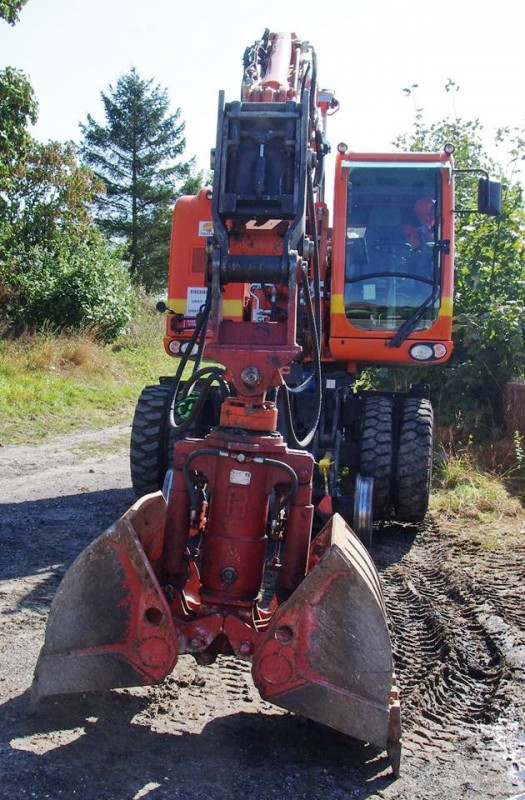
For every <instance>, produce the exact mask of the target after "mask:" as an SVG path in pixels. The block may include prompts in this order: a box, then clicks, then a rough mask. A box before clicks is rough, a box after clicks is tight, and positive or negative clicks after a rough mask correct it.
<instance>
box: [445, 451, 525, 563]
mask: <svg viewBox="0 0 525 800" xmlns="http://www.w3.org/2000/svg"><path fill="white" fill-rule="evenodd" d="M496 454H499V456H497V455H496ZM498 459H501V460H498ZM522 470H523V465H522V464H521V463H520V451H519V448H518V450H516V443H515V442H513V440H508V441H505V442H499V443H497V444H491V445H485V446H483V447H482V446H477V447H473V446H472V447H471V448H470V449H468V448H467V449H466V450H465V451H463V452H461V453H459V454H458V453H451V452H450V449H449V448H448V447H447V446H446V445H443V443H442V444H441V447H440V448H439V451H438V458H437V459H436V466H435V470H434V484H433V491H432V494H431V499H430V509H431V511H432V512H433V513H434V515H435V516H436V518H437V519H438V520H439V521H440V523H443V522H446V524H447V525H448V526H449V527H454V528H457V529H464V530H465V531H466V532H468V533H469V536H470V537H471V538H472V539H474V540H477V541H478V542H479V544H480V545H481V546H482V547H483V548H484V549H486V550H494V549H497V548H500V547H508V546H511V542H512V540H513V539H514V537H515V536H522V535H523V533H525V508H524V505H523V503H522V501H521V499H520V491H519V487H520V486H522V484H523V474H522Z"/></svg>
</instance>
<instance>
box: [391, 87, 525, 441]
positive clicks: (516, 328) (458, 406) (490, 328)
mask: <svg viewBox="0 0 525 800" xmlns="http://www.w3.org/2000/svg"><path fill="white" fill-rule="evenodd" d="M447 86H448V89H447V91H452V90H453V91H454V92H457V89H458V87H457V85H456V84H455V83H454V82H452V81H449V82H448V84H447ZM454 117H455V114H454ZM482 134H483V126H482V124H481V122H480V121H479V120H478V119H475V120H462V119H458V118H457V117H455V118H454V119H452V120H450V119H445V120H441V121H438V122H435V123H427V122H426V121H425V119H424V115H423V111H422V110H421V109H416V115H415V120H414V125H413V128H412V130H411V131H410V132H409V133H407V134H405V135H404V136H400V137H399V138H398V139H397V140H396V142H395V144H396V145H397V146H398V147H399V148H400V149H403V150H413V151H417V150H427V151H439V150H441V149H442V147H443V145H444V144H445V143H446V142H451V143H452V144H454V146H455V148H456V150H455V153H454V159H455V166H456V167H457V168H459V169H474V170H476V169H483V170H486V171H488V172H490V173H492V174H496V175H497V176H498V177H499V178H500V179H501V180H502V182H503V210H502V214H501V216H499V217H497V218H493V217H485V216H480V215H478V214H475V213H472V214H458V215H457V219H456V254H455V268H456V286H455V318H454V340H455V349H454V353H453V355H452V359H451V361H450V362H449V364H448V365H446V366H444V367H437V368H435V369H432V370H428V372H427V374H426V375H425V378H424V380H425V381H429V382H430V383H431V384H432V385H433V388H434V392H435V395H436V397H441V399H442V403H441V411H442V418H443V419H446V421H448V422H451V421H453V419H454V417H456V419H457V418H459V419H460V421H462V422H463V423H465V424H466V425H467V427H469V428H471V429H472V428H473V427H478V429H481V430H483V431H484V432H485V433H486V432H488V431H490V430H492V431H496V432H497V431H498V430H500V428H501V423H502V414H501V411H502V408H501V396H502V389H503V386H504V384H505V383H506V382H507V381H508V380H509V378H511V377H512V376H518V377H522V376H524V375H525V210H524V192H523V187H522V185H521V184H520V183H519V182H517V180H516V176H517V174H518V173H517V171H516V165H517V164H518V163H519V162H520V161H522V160H523V158H525V136H524V131H523V130H521V129H517V130H513V131H510V130H509V129H501V130H500V131H498V133H497V136H496V143H497V144H499V145H505V147H504V148H503V149H504V150H505V152H506V157H505V160H506V161H507V164H506V166H503V165H500V164H497V163H495V161H494V160H493V159H491V158H490V157H489V156H488V154H487V151H486V147H485V145H484V143H483V137H482ZM509 155H510V161H509ZM476 178H477V176H476ZM456 186H457V191H456V208H457V209H467V208H472V207H473V206H475V204H476V203H475V199H476V197H475V181H474V178H468V177H466V178H462V176H461V175H458V179H457V183H456Z"/></svg>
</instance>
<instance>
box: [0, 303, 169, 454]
mask: <svg viewBox="0 0 525 800" xmlns="http://www.w3.org/2000/svg"><path fill="white" fill-rule="evenodd" d="M163 329H164V321H163V319H162V317H161V316H160V315H159V314H155V313H154V312H148V311H147V310H144V311H143V312H142V315H141V319H139V320H138V321H136V323H135V330H134V332H133V333H131V332H130V333H128V334H127V335H126V336H123V337H121V338H120V339H119V340H118V341H117V342H116V343H114V344H112V345H103V344H101V343H100V342H98V341H97V339H96V332H95V331H84V332H83V333H82V334H72V335H67V334H61V335H53V334H51V333H49V332H43V333H39V334H37V335H29V334H24V335H22V336H20V337H19V338H18V339H17V340H9V339H0V444H21V443H28V442H38V441H42V439H44V438H45V437H46V436H48V435H50V434H58V433H65V432H67V433H69V432H71V431H74V430H81V429H84V430H85V429H89V428H97V427H101V426H104V425H111V424H113V423H115V422H119V421H125V420H130V421H131V417H132V415H133V410H134V407H135V404H136V401H137V398H138V396H139V394H140V392H141V390H142V388H143V387H144V385H146V384H149V383H156V382H157V380H158V377H159V376H160V375H170V374H173V373H174V371H175V368H176V362H175V360H174V359H171V358H169V357H168V356H167V355H166V354H165V352H164V348H163V345H162V335H163Z"/></svg>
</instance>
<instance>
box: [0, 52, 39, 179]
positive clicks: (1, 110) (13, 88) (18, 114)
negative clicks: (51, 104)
mask: <svg viewBox="0 0 525 800" xmlns="http://www.w3.org/2000/svg"><path fill="white" fill-rule="evenodd" d="M37 108H38V106H37V102H36V100H35V96H34V93H33V89H32V87H31V84H30V83H29V81H28V80H27V78H26V77H25V75H23V74H22V73H21V72H19V71H18V70H16V69H13V68H12V67H6V69H4V70H1V71H0V192H1V191H5V190H6V189H8V188H9V184H10V181H11V178H12V176H13V175H14V174H16V171H17V166H18V163H19V161H20V159H21V158H23V157H24V155H25V153H26V151H27V149H28V147H29V146H30V144H31V136H30V135H29V133H28V131H27V126H28V124H29V123H34V122H36V117H37Z"/></svg>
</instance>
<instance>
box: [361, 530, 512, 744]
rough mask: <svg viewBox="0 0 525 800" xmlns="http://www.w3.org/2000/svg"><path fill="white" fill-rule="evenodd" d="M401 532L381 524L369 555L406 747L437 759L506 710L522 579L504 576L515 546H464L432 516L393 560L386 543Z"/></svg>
mask: <svg viewBox="0 0 525 800" xmlns="http://www.w3.org/2000/svg"><path fill="white" fill-rule="evenodd" d="M408 535H410V534H408ZM412 535H413V533H412ZM406 536H407V530H406V529H405V530H404V529H403V528H396V527H394V526H392V527H391V528H389V529H385V530H384V531H383V532H382V534H381V533H380V535H379V537H378V539H379V541H378V543H377V545H376V550H377V553H376V554H375V556H376V560H377V562H378V565H379V568H380V569H381V572H382V578H383V589H384V593H385V600H386V604H387V608H388V613H389V617H390V624H391V633H392V640H393V649H394V658H395V663H396V670H397V677H398V680H399V685H400V689H401V702H402V708H403V721H404V743H405V747H406V748H407V749H408V750H409V751H411V750H412V749H413V747H414V746H415V745H416V744H417V746H418V749H419V753H418V757H419V758H422V760H428V759H430V758H431V757H434V756H435V754H436V752H437V751H438V750H439V753H440V757H441V758H443V753H444V751H447V750H448V751H452V750H453V749H454V748H453V745H452V741H453V739H454V738H455V739H457V737H458V735H459V736H461V733H462V732H465V731H466V730H471V731H473V730H475V726H479V725H480V724H482V723H490V722H493V721H495V720H497V719H498V717H499V716H500V715H501V714H502V713H504V712H505V709H506V705H507V704H508V699H506V698H505V695H506V691H505V683H506V680H507V678H508V670H509V667H513V668H515V669H516V668H517V669H522V668H524V667H525V646H524V645H525V637H524V636H523V635H522V634H523V631H524V629H525V626H524V612H523V608H522V604H521V598H520V591H519V587H518V586H516V585H513V586H509V583H506V582H505V583H504V582H502V580H501V576H502V575H505V573H506V572H509V574H512V572H515V564H516V551H515V549H514V548H511V549H508V550H501V551H496V552H490V551H482V550H481V549H480V548H479V547H475V546H470V547H469V548H468V549H467V550H465V549H463V547H462V542H460V541H459V540H458V539H457V537H454V536H449V535H447V534H446V533H444V532H443V531H440V530H438V528H437V527H436V526H435V525H434V524H433V523H432V522H429V523H427V524H425V525H422V526H420V528H419V529H418V531H417V534H416V536H415V538H414V540H413V542H412V543H411V546H410V547H409V548H407V547H405V548H404V549H405V552H404V553H403V554H402V556H401V558H400V559H396V560H395V561H392V560H390V561H389V558H390V559H391V553H390V552H389V548H391V547H392V546H394V549H395V546H396V542H397V543H398V546H399V547H400V548H403V537H406ZM517 547H518V548H519V549H520V550H522V551H523V545H522V544H520V543H518V544H517ZM469 551H470V552H469ZM521 557H522V556H521ZM474 565H475V569H473V566H474ZM511 565H512V567H513V570H511V569H510V567H511ZM480 584H482V587H481V586H480ZM511 625H513V626H514V627H513V629H512V631H511V628H510V626H511ZM524 674H525V670H524ZM447 742H448V743H449V744H448V745H447ZM437 743H438V744H437Z"/></svg>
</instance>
